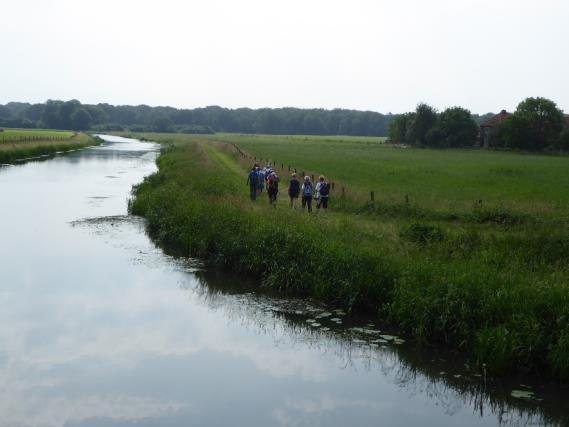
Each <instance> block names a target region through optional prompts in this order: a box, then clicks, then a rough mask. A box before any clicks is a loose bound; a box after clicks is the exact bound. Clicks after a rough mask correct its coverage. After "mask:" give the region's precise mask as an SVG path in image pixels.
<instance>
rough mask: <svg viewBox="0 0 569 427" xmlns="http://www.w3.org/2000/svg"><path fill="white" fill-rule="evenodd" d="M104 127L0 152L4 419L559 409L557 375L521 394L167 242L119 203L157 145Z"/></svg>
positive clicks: (343, 420)
mask: <svg viewBox="0 0 569 427" xmlns="http://www.w3.org/2000/svg"><path fill="white" fill-rule="evenodd" d="M105 139H106V140H107V141H108V142H107V143H106V144H105V145H104V146H102V147H96V148H92V149H87V150H82V151H77V152H74V153H68V154H65V155H61V156H56V157H55V158H52V159H49V160H45V161H41V162H30V163H26V164H23V165H17V166H8V167H0V263H1V264H0V266H1V269H0V307H1V309H0V426H2V427H4V426H11V427H12V426H18V427H24V426H26V427H28V426H29V427H32V426H33V427H39V426H42V427H43V426H46V427H47V426H49V427H52V426H53V427H56V426H57V427H59V426H68V427H71V426H74V427H80V426H81V427H86V426H89V427H111V426H112V427H119V426H121V427H122V426H135V425H136V426H184V427H185V426H226V425H227V426H229V425H243V426H273V425H274V426H376V425H386V426H425V425H431V426H495V425H499V424H503V425H544V424H551V425H566V423H567V420H568V418H567V417H568V410H567V409H566V408H565V406H566V404H565V402H567V401H569V397H568V395H567V394H566V391H564V390H563V389H562V388H560V387H559V386H558V385H557V386H550V387H542V388H536V387H535V386H534V387H533V389H532V391H533V392H535V393H536V399H534V400H531V401H526V400H524V399H514V398H511V397H510V393H511V391H512V390H513V389H521V390H524V389H523V388H520V387H521V386H520V385H519V382H512V383H511V384H502V385H499V386H496V385H493V386H492V387H490V386H488V384H486V385H485V384H484V383H483V381H482V380H481V379H480V378H479V377H475V376H469V375H467V374H465V373H464V372H461V366H462V363H452V362H453V361H452V360H450V359H452V357H451V358H445V357H442V356H433V355H432V354H431V355H424V354H421V353H419V352H418V351H417V350H416V349H413V348H412V347H411V346H409V345H408V344H407V343H404V342H403V341H399V342H398V344H396V343H394V338H393V337H391V336H390V335H389V334H387V333H385V332H382V331H378V329H381V328H379V326H378V325H374V324H373V323H370V324H368V323H367V322H359V323H358V322H357V321H354V320H350V319H348V318H346V316H344V315H343V313H341V312H336V311H333V310H330V311H327V310H326V308H324V307H319V306H317V305H314V304H309V303H306V302H303V301H295V300H280V299H278V298H272V297H270V296H267V295H260V294H255V293H253V292H250V291H247V283H244V282H243V281H239V280H237V279H232V278H230V277H225V276H220V275H218V274H214V273H206V272H203V271H201V270H200V268H199V265H198V264H197V263H196V262H193V261H191V260H185V261H184V260H179V259H178V260H177V259H174V258H172V257H169V256H167V255H165V254H163V253H162V251H161V250H159V249H157V248H156V247H155V246H154V245H153V243H152V242H151V241H150V240H149V238H148V237H147V236H146V235H145V233H144V224H143V223H142V221H141V220H140V219H136V218H131V217H128V216H127V199H128V197H129V195H130V190H131V186H132V185H133V184H136V183H138V182H140V181H141V180H142V178H143V177H144V176H145V175H148V174H150V173H152V172H154V171H155V170H156V167H155V164H154V160H155V157H156V155H157V147H156V146H155V145H154V144H150V143H144V142H139V141H134V140H125V139H121V138H115V137H105ZM455 365H456V366H455ZM539 399H543V400H539Z"/></svg>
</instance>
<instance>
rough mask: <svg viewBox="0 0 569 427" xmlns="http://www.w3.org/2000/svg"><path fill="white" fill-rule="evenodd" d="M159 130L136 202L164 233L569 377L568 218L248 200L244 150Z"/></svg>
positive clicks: (202, 251)
mask: <svg viewBox="0 0 569 427" xmlns="http://www.w3.org/2000/svg"><path fill="white" fill-rule="evenodd" d="M146 137H147V138H152V136H150V135H147V136H146ZM154 138H155V139H158V140H159V141H160V142H163V143H166V142H168V141H170V143H168V144H167V145H165V149H164V152H163V154H162V156H161V157H160V158H159V160H158V167H159V172H158V173H156V174H154V175H152V176H151V177H149V178H147V179H146V180H145V181H144V182H143V183H142V184H141V185H139V186H138V187H137V188H136V189H135V198H134V200H133V201H132V205H131V210H132V212H133V213H135V214H139V215H143V216H145V217H146V219H147V224H148V228H149V231H150V233H151V234H152V235H153V236H154V237H155V238H156V239H157V240H159V241H160V242H161V243H162V244H164V245H167V246H170V247H175V248H177V249H179V250H181V251H183V253H185V254H187V255H190V256H194V257H199V258H201V259H203V260H205V261H206V262H209V263H212V264H216V265H219V266H222V267H224V268H226V269H230V270H233V271H236V272H240V273H245V274H249V275H253V276H255V277H258V278H259V279H260V281H261V282H262V284H263V286H267V287H270V288H272V289H276V290H279V291H282V292H287V293H294V294H301V295H309V296H313V297H315V298H318V299H320V300H323V301H326V302H328V303H331V304H334V305H338V306H341V307H343V308H345V309H347V310H352V311H372V312H374V313H376V314H377V316H378V317H379V318H381V319H383V320H388V321H390V322H391V323H392V324H393V325H394V326H396V327H398V328H400V329H401V330H402V331H405V332H407V333H409V334H411V335H412V336H414V337H415V338H416V339H417V340H420V341H424V342H438V343H443V344H444V345H447V346H450V347H454V348H458V349H460V350H462V351H463V352H465V353H466V354H469V355H470V357H471V360H472V363H473V365H477V366H479V367H480V368H481V369H484V370H485V371H487V372H490V373H494V374H497V375H498V374H508V373H513V372H519V371H531V372H539V373H547V375H550V376H552V377H557V378H567V377H568V375H569V327H568V325H567V319H568V318H569V311H568V310H569V292H568V289H567V283H568V280H567V279H568V277H569V274H568V271H567V267H566V262H565V261H566V257H567V250H566V248H567V246H568V243H567V242H569V235H568V233H567V232H566V231H564V230H566V228H565V227H560V224H559V223H553V222H542V223H536V222H535V221H528V222H523V221H522V222H521V223H513V224H507V225H505V226H504V225H503V224H501V225H499V224H487V223H483V224H476V225H475V224H462V223H460V222H459V223H458V224H454V223H452V224H446V223H445V224H446V225H444V226H443V225H441V223H438V222H436V221H429V222H423V223H417V218H414V217H412V216H411V217H409V213H408V212H407V213H404V212H401V213H400V214H398V213H397V212H395V211H393V212H391V213H390V215H388V216H382V217H378V216H370V215H365V214H359V215H358V214H356V213H355V212H354V210H353V209H352V207H349V208H347V209H345V210H342V209H340V210H336V211H335V212H332V213H330V214H328V215H310V216H309V215H307V214H300V213H299V212H293V211H291V210H289V209H288V208H287V207H286V202H285V200H281V201H280V202H279V206H278V207H277V208H276V209H275V208H272V207H269V206H268V205H267V204H266V202H265V200H264V198H262V199H261V200H260V201H259V202H258V203H256V204H253V203H251V202H250V201H249V200H248V197H247V187H246V186H245V170H244V168H243V167H242V166H241V165H240V163H239V159H238V156H237V154H235V152H233V151H231V150H224V149H223V148H222V147H221V146H220V145H216V144H214V143H206V142H204V141H201V142H196V141H195V139H194V140H192V142H189V141H190V139H189V138H188V139H184V137H181V136H177V137H176V138H175V141H176V142H172V141H173V140H174V138H173V137H172V136H168V135H161V136H158V135H155V136H154ZM284 194H285V192H284V191H281V196H283V195H284ZM283 199H284V197H283ZM354 203H356V202H354Z"/></svg>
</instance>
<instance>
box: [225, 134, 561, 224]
mask: <svg viewBox="0 0 569 427" xmlns="http://www.w3.org/2000/svg"><path fill="white" fill-rule="evenodd" d="M216 139H217V140H220V141H226V142H234V143H237V144H238V145H239V146H240V147H241V148H242V149H243V150H245V151H247V152H249V153H251V154H253V155H254V156H257V157H261V158H263V159H267V158H268V159H274V161H276V162H277V163H279V164H282V163H284V164H285V166H288V165H291V166H293V167H296V168H297V170H298V171H299V172H300V171H302V170H304V171H311V172H313V173H316V174H320V173H322V174H324V175H326V176H327V177H328V178H329V179H330V180H331V181H338V182H341V183H342V184H343V185H344V186H345V187H346V189H347V191H348V193H349V191H350V190H358V191H359V192H364V193H366V196H367V194H368V193H369V192H370V191H374V192H375V197H376V199H379V200H387V201H389V202H392V203H397V202H400V201H403V200H404V199H405V196H406V195H407V196H408V197H409V200H410V202H411V203H412V204H414V205H417V206H419V207H421V208H427V209H431V210H436V211H456V210H458V211H467V210H469V209H471V208H472V207H473V206H475V205H478V204H479V203H480V201H481V203H482V205H483V206H489V207H490V206H491V207H499V208H508V209H512V210H516V211H521V212H535V213H539V214H546V215H549V214H552V215H564V214H565V213H569V212H568V209H569V157H565V156H548V155H543V154H520V153H514V152H498V151H487V150H432V149H416V148H399V147H394V146H392V145H389V144H385V143H383V139H381V138H364V137H312V136H307V137H298V136H284V137H283V136H266V135H263V136H240V135H231V134H218V135H216ZM287 169H288V168H287Z"/></svg>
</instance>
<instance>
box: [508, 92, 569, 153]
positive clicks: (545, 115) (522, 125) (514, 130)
mask: <svg viewBox="0 0 569 427" xmlns="http://www.w3.org/2000/svg"><path fill="white" fill-rule="evenodd" d="M508 121H509V123H508V126H509V131H510V140H511V142H512V143H513V144H515V145H514V147H516V148H525V149H530V150H535V149H538V150H541V149H544V148H546V147H549V146H552V145H555V144H556V143H557V142H558V140H559V135H560V133H561V130H562V129H563V113H562V112H561V110H559V109H558V108H557V105H556V104H555V102H553V101H551V100H549V99H546V98H539V97H538V98H526V99H525V100H523V101H522V102H520V103H519V105H518V107H517V108H516V111H515V112H514V114H513V115H512V117H510V118H509V119H508Z"/></svg>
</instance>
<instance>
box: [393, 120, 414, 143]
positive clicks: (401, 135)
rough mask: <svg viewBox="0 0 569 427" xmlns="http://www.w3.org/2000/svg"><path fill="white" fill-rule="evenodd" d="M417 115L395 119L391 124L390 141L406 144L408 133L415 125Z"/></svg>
mask: <svg viewBox="0 0 569 427" xmlns="http://www.w3.org/2000/svg"><path fill="white" fill-rule="evenodd" d="M414 118H415V113H405V114H401V115H400V116H397V117H395V118H394V119H392V120H391V122H390V123H389V133H388V136H389V139H390V140H391V141H392V142H399V143H404V142H406V138H407V132H408V130H409V129H410V128H411V127H412V125H413V119H414Z"/></svg>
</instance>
